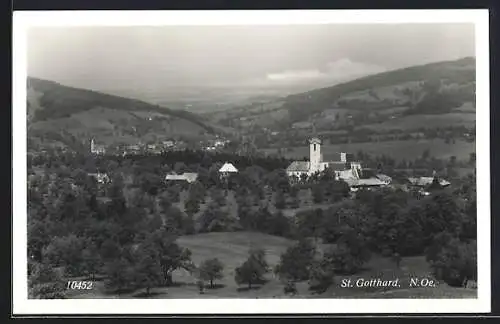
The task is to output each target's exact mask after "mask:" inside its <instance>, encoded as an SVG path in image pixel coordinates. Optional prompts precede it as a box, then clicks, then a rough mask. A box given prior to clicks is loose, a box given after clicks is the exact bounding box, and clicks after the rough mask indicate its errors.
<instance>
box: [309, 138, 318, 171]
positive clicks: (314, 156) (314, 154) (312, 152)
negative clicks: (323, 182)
mask: <svg viewBox="0 0 500 324" xmlns="http://www.w3.org/2000/svg"><path fill="white" fill-rule="evenodd" d="M309 161H310V163H311V164H310V167H309V171H310V172H311V173H315V172H318V171H320V165H321V140H320V139H319V138H317V137H314V138H312V139H311V140H310V141H309Z"/></svg>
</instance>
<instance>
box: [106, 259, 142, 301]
mask: <svg viewBox="0 0 500 324" xmlns="http://www.w3.org/2000/svg"><path fill="white" fill-rule="evenodd" d="M104 274H105V275H106V281H105V285H106V288H108V289H110V290H112V291H116V292H117V293H118V294H120V293H121V292H123V291H125V290H128V289H132V288H134V286H135V276H136V274H135V270H134V264H133V263H132V262H131V261H130V260H129V259H128V258H126V257H124V256H123V255H120V257H119V258H117V259H112V260H109V261H107V262H106V263H105V265H104Z"/></svg>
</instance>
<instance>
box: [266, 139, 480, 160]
mask: <svg viewBox="0 0 500 324" xmlns="http://www.w3.org/2000/svg"><path fill="white" fill-rule="evenodd" d="M426 149H429V150H430V155H431V156H433V157H436V158H441V159H448V158H449V157H450V156H453V155H454V156H456V157H457V159H458V160H464V159H467V160H468V159H469V154H470V153H472V152H475V151H476V143H475V142H472V143H470V142H466V141H460V140H457V141H456V142H455V144H446V143H445V141H444V140H442V139H434V140H427V139H422V140H408V141H386V142H364V143H349V144H333V145H322V146H321V151H322V152H323V154H324V155H325V157H327V156H328V154H332V153H337V152H347V153H357V152H359V151H360V150H361V151H363V152H364V153H369V154H371V155H382V154H385V155H388V156H391V157H393V158H395V159H396V160H401V159H406V160H410V159H416V158H418V157H421V156H422V153H423V152H424V151H425V150H426ZM263 151H264V152H267V153H270V154H277V149H265V150H263ZM284 155H285V157H287V158H292V159H302V158H304V157H308V156H309V147H308V146H300V147H293V148H292V149H291V150H289V151H288V152H286V153H284Z"/></svg>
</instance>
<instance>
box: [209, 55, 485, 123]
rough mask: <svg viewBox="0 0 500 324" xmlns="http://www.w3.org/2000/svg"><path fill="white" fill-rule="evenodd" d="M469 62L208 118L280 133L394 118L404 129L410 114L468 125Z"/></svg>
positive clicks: (377, 77)
mask: <svg viewBox="0 0 500 324" xmlns="http://www.w3.org/2000/svg"><path fill="white" fill-rule="evenodd" d="M475 65H476V60H475V58H473V57H466V58H462V59H459V60H454V61H445V62H436V63H430V64H425V65H419V66H412V67H407V68H402V69H397V70H392V71H387V72H382V73H378V74H374V75H369V76H366V77H362V78H359V79H356V80H352V81H348V82H344V83H340V84H336V85H334V86H331V87H326V88H319V89H315V90H311V91H307V92H302V93H298V94H293V95H289V96H286V97H284V98H280V99H275V100H269V101H267V102H265V103H257V102H256V103H253V104H250V105H246V106H240V107H238V108H237V109H235V110H233V111H225V112H220V113H214V114H212V115H211V118H212V119H213V120H214V121H215V122H219V123H221V124H222V125H225V126H231V127H235V128H240V129H245V128H247V129H248V128H252V127H254V125H261V126H263V127H267V128H270V129H275V130H281V131H284V130H286V129H290V128H296V127H298V128H304V127H305V128H308V127H309V128H311V125H312V124H314V125H315V126H316V127H318V128H321V129H323V130H325V131H326V130H331V129H335V128H338V127H346V126H348V125H351V126H353V127H361V126H362V125H371V124H377V125H381V124H380V123H382V124H383V123H384V122H389V121H390V122H391V123H394V122H395V121H394V120H398V121H399V120H402V121H404V123H403V124H404V125H403V126H402V127H403V128H404V127H406V126H409V127H411V125H410V124H411V119H412V118H413V117H411V116H417V115H418V116H428V115H438V114H439V115H441V116H440V118H441V121H442V122H443V123H442V124H443V126H446V125H447V122H446V118H445V116H450V117H451V118H450V124H453V123H454V122H455V121H457V119H459V120H466V123H469V124H470V123H471V122H473V121H474V118H475V115H474V113H475V83H476V82H475V77H476V71H475V70H476V69H475ZM459 115H460V116H459ZM421 119H422V120H425V119H426V118H421ZM427 119H428V118H427ZM234 121H236V122H234ZM421 126H426V125H425V124H422V123H420V122H418V123H416V124H415V128H419V127H421ZM370 127H371V126H370ZM377 127H378V126H377ZM380 127H383V126H380Z"/></svg>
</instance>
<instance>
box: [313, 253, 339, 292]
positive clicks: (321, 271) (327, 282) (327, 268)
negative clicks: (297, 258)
mask: <svg viewBox="0 0 500 324" xmlns="http://www.w3.org/2000/svg"><path fill="white" fill-rule="evenodd" d="M333 283H334V269H333V266H332V265H331V264H330V263H329V262H328V259H324V258H323V259H321V260H315V261H313V263H312V264H311V267H310V270H309V290H312V291H314V292H316V293H318V294H321V293H323V292H325V291H326V290H327V289H328V288H329V287H330V286H331V285H332V284H333Z"/></svg>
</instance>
